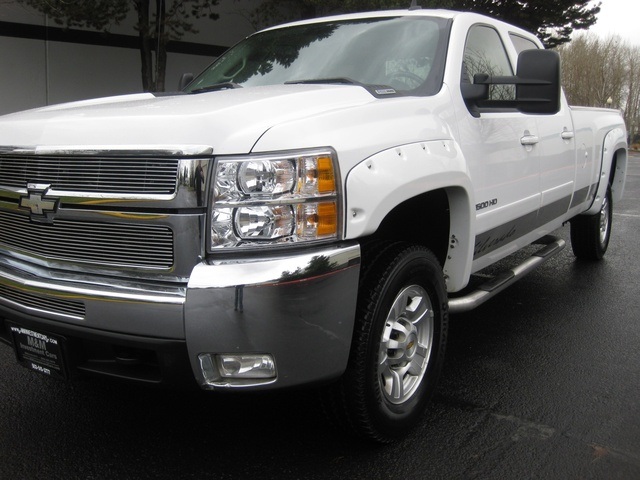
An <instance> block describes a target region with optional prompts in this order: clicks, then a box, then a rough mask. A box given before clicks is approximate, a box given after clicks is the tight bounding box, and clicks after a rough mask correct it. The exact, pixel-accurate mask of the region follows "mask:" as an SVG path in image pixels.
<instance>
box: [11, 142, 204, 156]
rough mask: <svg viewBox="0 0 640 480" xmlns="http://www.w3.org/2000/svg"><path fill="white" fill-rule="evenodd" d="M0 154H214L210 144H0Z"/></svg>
mask: <svg viewBox="0 0 640 480" xmlns="http://www.w3.org/2000/svg"><path fill="white" fill-rule="evenodd" d="M0 155H91V156H94V155H105V156H107V155H117V156H121V155H135V156H145V157H146V156H160V155H161V156H167V157H185V156H186V157H196V156H210V155H213V147H211V146H209V145H153V146H150V145H49V146H35V147H34V146H31V147H18V146H0Z"/></svg>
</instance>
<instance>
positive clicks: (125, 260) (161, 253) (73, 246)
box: [0, 211, 173, 269]
mask: <svg viewBox="0 0 640 480" xmlns="http://www.w3.org/2000/svg"><path fill="white" fill-rule="evenodd" d="M0 245H3V246H6V247H9V248H12V249H14V250H16V251H20V252H25V253H27V254H31V255H36V256H43V257H45V258H48V259H53V260H67V261H76V262H86V263H92V264H101V265H114V266H115V265H117V266H125V267H147V268H164V269H166V268H170V267H171V266H172V265H173V232H172V231H171V229H170V228H169V227H165V226H161V225H132V224H126V223H102V222H87V221H79V220H55V222H54V223H53V224H52V225H51V224H41V223H31V222H30V221H29V217H28V216H26V215H21V214H16V213H12V212H6V211H0Z"/></svg>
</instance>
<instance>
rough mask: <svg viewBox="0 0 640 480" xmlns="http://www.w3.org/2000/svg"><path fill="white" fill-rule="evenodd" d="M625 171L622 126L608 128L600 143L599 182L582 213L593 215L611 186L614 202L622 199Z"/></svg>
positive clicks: (625, 142) (625, 140) (598, 209)
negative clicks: (589, 204) (588, 205)
mask: <svg viewBox="0 0 640 480" xmlns="http://www.w3.org/2000/svg"><path fill="white" fill-rule="evenodd" d="M626 172H627V136H626V131H625V129H624V127H616V128H613V129H612V130H610V131H609V132H608V133H607V134H606V135H605V136H604V140H603V143H602V156H601V168H600V177H599V184H598V188H597V191H596V195H595V199H594V202H593V203H592V205H591V207H590V208H589V210H587V211H586V212H583V213H582V215H595V214H596V213H598V212H599V211H600V208H601V207H602V202H603V201H604V198H605V196H606V194H607V189H608V188H611V199H612V201H613V202H614V203H616V202H618V201H620V200H621V199H622V195H623V193H624V186H625V181H626Z"/></svg>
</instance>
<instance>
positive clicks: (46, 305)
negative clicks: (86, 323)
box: [0, 285, 85, 319]
mask: <svg viewBox="0 0 640 480" xmlns="http://www.w3.org/2000/svg"><path fill="white" fill-rule="evenodd" d="M0 297H2V298H3V299H5V300H8V301H9V302H12V303H15V304H17V305H21V306H23V307H27V308H33V309H37V310H40V311H45V312H49V313H55V314H58V315H66V316H70V317H74V318H77V319H84V317H85V306H84V303H82V302H78V301H74V300H66V299H60V298H52V297H45V296H43V295H33V294H31V293H27V292H23V291H21V290H18V289H17V288H11V287H7V286H6V285H0Z"/></svg>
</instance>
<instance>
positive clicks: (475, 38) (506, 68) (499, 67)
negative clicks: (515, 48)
mask: <svg viewBox="0 0 640 480" xmlns="http://www.w3.org/2000/svg"><path fill="white" fill-rule="evenodd" d="M476 73H485V74H487V75H492V76H493V75H506V76H510V75H513V69H512V68H511V64H510V63H509V57H508V56H507V51H506V50H505V48H504V45H503V44H502V40H501V39H500V36H499V35H498V32H497V31H495V30H494V29H493V28H491V27H487V26H484V25H475V26H473V27H471V29H470V30H469V34H468V35H467V43H466V45H465V48H464V62H463V65H462V82H467V81H468V82H469V83H473V76H474V75H475V74H476ZM513 99H515V86H514V85H492V86H491V88H490V89H489V100H513Z"/></svg>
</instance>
